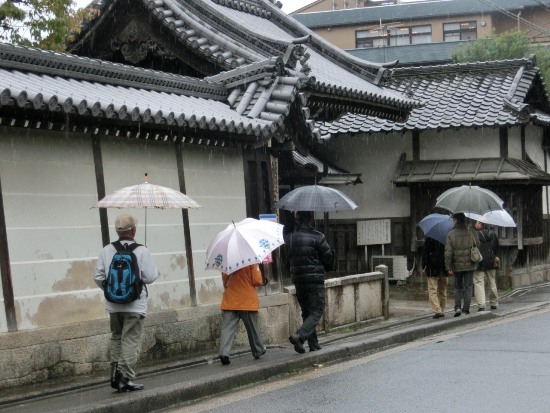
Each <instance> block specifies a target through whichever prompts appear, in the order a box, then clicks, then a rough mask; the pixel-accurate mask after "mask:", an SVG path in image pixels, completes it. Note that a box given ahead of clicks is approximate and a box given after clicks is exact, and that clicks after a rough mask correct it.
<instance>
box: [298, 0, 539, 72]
mask: <svg viewBox="0 0 550 413" xmlns="http://www.w3.org/2000/svg"><path fill="white" fill-rule="evenodd" d="M293 17H294V18H295V19H296V20H298V21H299V22H300V23H302V24H304V25H305V26H307V27H308V28H310V29H311V30H312V31H314V32H315V33H317V34H318V35H319V36H321V37H323V38H324V39H326V40H328V41H329V42H331V43H333V44H334V45H336V46H338V47H340V48H342V49H346V50H347V51H349V52H350V53H352V54H354V55H355V56H357V57H361V58H364V59H367V60H371V61H378V62H387V61H392V60H397V59H399V60H400V61H401V62H402V63H406V62H419V61H445V60H448V59H450V57H451V54H452V50H453V49H454V48H455V47H456V46H457V45H458V44H460V43H461V42H465V41H472V40H476V39H480V38H484V37H487V36H490V35H491V34H492V33H495V34H501V33H505V32H508V31H512V30H518V29H519V30H520V31H522V32H524V33H526V34H527V35H529V36H530V37H531V39H532V42H533V43H534V44H540V45H547V44H550V2H544V1H538V0H498V1H497V0H433V1H432V0H425V1H421V0H419V1H412V2H411V1H405V0H392V1H388V0H383V1H380V0H319V1H316V2H313V3H311V4H310V5H308V6H306V7H303V8H302V9H300V10H298V11H297V12H295V13H294V14H293ZM403 46H406V48H404V47H403Z"/></svg>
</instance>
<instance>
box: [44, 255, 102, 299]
mask: <svg viewBox="0 0 550 413" xmlns="http://www.w3.org/2000/svg"><path fill="white" fill-rule="evenodd" d="M96 261H97V260H89V261H73V262H72V263H71V264H70V267H69V269H68V270H67V275H66V277H65V278H64V279H63V280H60V281H56V282H55V283H54V284H53V286H52V291H56V292H65V291H76V290H86V289H89V288H96V287H97V285H96V283H95V282H94V279H93V274H94V271H95V266H96Z"/></svg>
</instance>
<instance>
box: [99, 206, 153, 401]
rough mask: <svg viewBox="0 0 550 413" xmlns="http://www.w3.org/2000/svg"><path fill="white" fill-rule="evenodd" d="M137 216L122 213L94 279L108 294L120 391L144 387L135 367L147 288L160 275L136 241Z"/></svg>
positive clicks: (113, 370) (112, 350)
mask: <svg viewBox="0 0 550 413" xmlns="http://www.w3.org/2000/svg"><path fill="white" fill-rule="evenodd" d="M136 225H137V219H136V218H134V217H133V216H131V215H129V214H120V215H119V216H118V217H117V218H116V221H115V229H116V232H117V234H118V237H119V238H118V241H115V242H113V243H111V244H109V245H106V246H105V247H104V248H103V250H102V251H101V253H100V254H99V257H98V259H97V265H96V270H95V274H94V281H95V282H96V284H97V285H98V286H99V288H101V289H102V290H103V292H104V295H105V309H106V310H107V312H108V313H109V318H110V323H111V341H110V353H111V387H112V388H114V389H116V390H117V391H118V392H119V393H122V392H126V391H136V390H143V387H144V386H143V385H142V384H138V383H134V382H133V380H134V379H135V377H136V373H135V367H136V363H137V359H138V354H139V346H140V342H141V337H142V333H143V320H144V318H145V316H146V314H147V287H146V284H151V283H152V282H153V281H155V280H156V279H157V277H158V270H157V267H156V265H155V263H154V261H153V258H152V257H151V253H150V252H149V250H148V249H147V248H146V247H144V246H143V245H140V244H137V243H136V241H135V240H134V237H135V235H136V230H137V228H136Z"/></svg>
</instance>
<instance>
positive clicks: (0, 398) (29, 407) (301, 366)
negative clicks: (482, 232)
mask: <svg viewBox="0 0 550 413" xmlns="http://www.w3.org/2000/svg"><path fill="white" fill-rule="evenodd" d="M450 298H451V297H450ZM549 301H550V283H546V284H541V285H539V286H535V287H531V288H526V289H521V290H516V291H513V292H510V293H508V294H506V296H502V297H501V299H500V305H499V308H498V310H495V311H485V312H479V313H478V312H476V309H475V308H474V307H472V313H471V314H470V315H463V316H461V317H456V318H455V317H453V313H452V311H450V310H448V311H447V313H446V317H445V318H442V319H439V320H434V319H432V315H433V314H432V312H431V310H430V308H429V304H428V301H427V300H422V301H418V300H414V299H407V298H406V297H403V296H401V295H398V296H397V297H394V298H390V317H389V319H388V320H382V319H381V320H375V321H373V323H372V324H369V325H367V326H366V327H364V328H362V329H361V330H358V331H354V332H349V331H347V332H342V333H331V334H328V335H324V336H321V337H320V344H321V347H322V349H321V350H320V351H316V352H312V353H311V352H307V353H305V354H297V353H296V352H295V351H294V348H293V346H292V345H291V344H290V343H288V344H287V343H284V344H283V345H282V346H271V347H268V350H267V353H266V354H265V355H264V356H262V357H261V358H260V359H259V360H254V359H253V357H252V356H251V355H250V352H249V351H246V349H242V350H240V351H239V349H234V351H233V352H232V356H231V364H230V365H229V366H222V365H221V363H220V362H219V361H218V359H217V354H212V355H210V356H209V357H202V358H197V359H183V360H182V361H181V362H179V363H170V364H168V363H166V364H159V365H156V366H154V367H143V366H141V367H140V366H138V372H139V380H137V381H138V382H140V383H143V384H144V385H145V390H143V391H138V392H133V393H122V394H118V393H116V392H114V391H113V390H112V389H111V388H110V385H109V383H108V377H107V372H105V374H104V375H101V376H87V377H81V378H76V379H72V380H71V381H70V382H67V383H57V384H48V385H37V386H35V387H33V388H29V387H25V388H21V389H14V391H12V392H8V393H2V394H0V412H2V413H11V412H29V413H34V412H36V413H39V412H40V413H43V412H49V413H54V412H71V413H85V412H90V413H91V412H94V413H99V412H120V411H132V412H134V413H140V412H152V411H155V410H159V409H162V408H165V407H168V406H170V405H175V404H180V405H181V404H183V403H186V402H187V403H192V401H194V400H197V399H200V398H202V397H207V396H211V395H213V394H219V393H222V392H225V391H228V390H232V389H236V388H238V387H241V386H245V385H247V384H252V383H258V382H261V381H264V380H268V379H270V378H273V377H274V376H278V375H282V374H290V373H296V372H298V371H300V370H305V369H311V368H314V366H315V365H317V364H328V363H335V362H337V361H341V360H346V359H350V358H354V357H360V356H362V355H366V354H369V353H374V352H377V351H380V350H381V349H383V348H386V347H389V346H396V345H399V344H403V343H407V342H410V341H414V340H417V339H420V338H423V337H426V336H429V335H432V334H435V333H439V332H441V331H445V330H449V329H452V328H456V327H459V326H464V325H467V324H472V323H478V322H482V321H487V320H491V319H495V318H498V317H505V316H507V315H511V314H516V313H518V312H525V311H533V310H535V309H540V308H541V307H543V306H547V307H548V308H549V310H550V305H549V304H548V303H549ZM449 302H450V303H452V298H451V300H449ZM450 307H452V304H451V306H450Z"/></svg>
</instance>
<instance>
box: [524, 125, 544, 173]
mask: <svg viewBox="0 0 550 413" xmlns="http://www.w3.org/2000/svg"><path fill="white" fill-rule="evenodd" d="M542 138H543V136H542V129H541V128H536V127H532V126H530V127H527V128H525V152H526V154H527V156H528V157H529V158H530V159H531V160H532V161H533V162H535V163H536V164H537V165H538V166H539V167H540V169H542V170H544V151H543V150H542ZM547 172H548V171H547Z"/></svg>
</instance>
